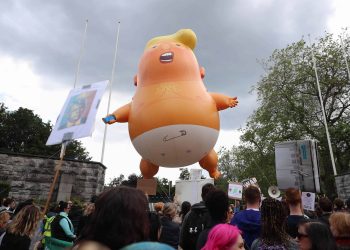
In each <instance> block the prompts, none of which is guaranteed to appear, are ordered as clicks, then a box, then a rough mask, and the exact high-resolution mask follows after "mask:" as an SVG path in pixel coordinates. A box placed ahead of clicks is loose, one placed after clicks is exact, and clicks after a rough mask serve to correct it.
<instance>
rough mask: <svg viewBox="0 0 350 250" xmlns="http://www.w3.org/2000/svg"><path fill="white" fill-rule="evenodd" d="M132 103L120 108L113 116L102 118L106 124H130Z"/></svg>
mask: <svg viewBox="0 0 350 250" xmlns="http://www.w3.org/2000/svg"><path fill="white" fill-rule="evenodd" d="M130 106H131V102H129V103H128V104H126V105H124V106H122V107H120V108H118V109H117V110H116V111H114V112H113V113H112V114H109V115H107V116H106V117H105V118H102V120H103V122H104V123H107V124H113V123H115V122H128V120H129V112H130Z"/></svg>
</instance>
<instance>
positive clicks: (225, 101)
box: [209, 93, 238, 111]
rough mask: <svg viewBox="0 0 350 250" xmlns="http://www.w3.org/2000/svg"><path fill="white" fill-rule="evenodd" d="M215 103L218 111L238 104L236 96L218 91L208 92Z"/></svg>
mask: <svg viewBox="0 0 350 250" xmlns="http://www.w3.org/2000/svg"><path fill="white" fill-rule="evenodd" d="M209 94H210V95H211V97H212V98H213V99H214V101H215V103H216V108H217V109H218V111H220V110H224V109H227V108H233V107H236V106H237V104H238V101H237V97H229V96H227V95H223V94H219V93H209Z"/></svg>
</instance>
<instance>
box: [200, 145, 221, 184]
mask: <svg viewBox="0 0 350 250" xmlns="http://www.w3.org/2000/svg"><path fill="white" fill-rule="evenodd" d="M199 165H200V166H201V167H202V168H204V169H205V170H207V171H208V172H209V175H210V177H211V178H214V179H218V178H219V177H220V175H221V174H220V172H219V170H218V155H217V154H216V152H215V151H214V149H212V150H211V151H210V152H209V154H207V155H206V156H204V157H203V158H202V159H201V160H200V161H199Z"/></svg>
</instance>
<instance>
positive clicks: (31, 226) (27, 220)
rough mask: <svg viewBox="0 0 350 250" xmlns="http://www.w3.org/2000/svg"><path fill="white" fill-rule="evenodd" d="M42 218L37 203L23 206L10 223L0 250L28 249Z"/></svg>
mask: <svg viewBox="0 0 350 250" xmlns="http://www.w3.org/2000/svg"><path fill="white" fill-rule="evenodd" d="M40 219H41V214H40V209H39V208H38V207H36V206H35V205H28V206H25V207H24V208H22V209H21V211H20V212H18V214H17V215H16V216H15V217H14V219H13V220H12V222H11V223H10V224H9V225H8V227H7V230H6V232H5V235H4V237H3V239H2V242H1V246H0V250H14V249H16V250H28V249H29V247H30V238H31V237H32V236H33V235H34V233H35V232H36V229H37V228H38V224H39V221H40Z"/></svg>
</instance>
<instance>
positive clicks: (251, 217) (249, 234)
mask: <svg viewBox="0 0 350 250" xmlns="http://www.w3.org/2000/svg"><path fill="white" fill-rule="evenodd" d="M231 225H236V226H237V227H238V228H239V229H240V230H241V231H242V233H243V235H242V237H243V239H244V241H245V244H246V245H247V246H248V247H249V248H250V247H251V245H252V243H253V241H254V240H255V239H257V238H258V237H259V236H260V231H261V214H260V211H255V210H250V209H248V210H243V211H240V212H238V213H237V214H235V216H234V217H233V218H232V220H231Z"/></svg>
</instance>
